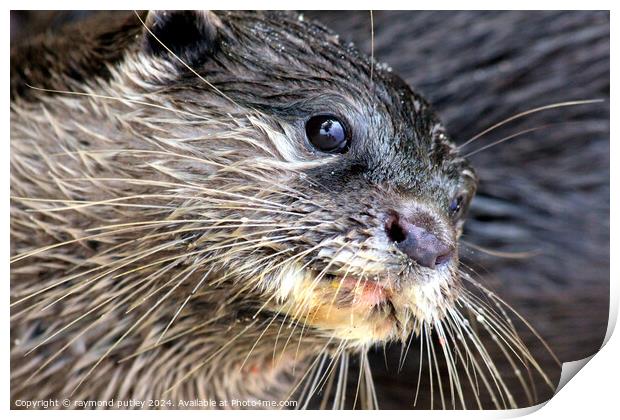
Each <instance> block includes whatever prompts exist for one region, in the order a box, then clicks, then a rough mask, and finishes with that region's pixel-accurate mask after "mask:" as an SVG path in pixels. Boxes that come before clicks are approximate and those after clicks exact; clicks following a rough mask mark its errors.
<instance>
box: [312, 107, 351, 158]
mask: <svg viewBox="0 0 620 420" xmlns="http://www.w3.org/2000/svg"><path fill="white" fill-rule="evenodd" d="M306 136H307V137H308V141H309V142H310V143H311V144H312V145H313V146H314V147H315V148H316V149H317V150H320V151H321V152H325V153H345V152H346V151H347V150H349V144H350V142H351V141H350V138H349V133H348V132H347V129H346V128H345V125H344V124H343V123H342V122H341V121H340V120H339V119H338V118H337V117H335V116H333V115H315V116H314V117H312V118H310V119H309V120H308V121H307V122H306Z"/></svg>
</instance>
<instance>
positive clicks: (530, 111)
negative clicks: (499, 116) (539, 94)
mask: <svg viewBox="0 0 620 420" xmlns="http://www.w3.org/2000/svg"><path fill="white" fill-rule="evenodd" d="M601 102H604V100H603V99H586V100H579V101H566V102H556V103H552V104H549V105H544V106H540V107H537V108H532V109H528V110H526V111H522V112H519V113H518V114H515V115H513V116H512V117H508V118H506V119H504V120H502V121H500V122H498V123H497V124H494V125H492V126H491V127H489V128H487V129H486V130H483V131H481V132H480V133H478V134H476V135H475V136H473V137H472V138H470V139H469V140H467V141H466V142H465V143H463V144H461V145H459V146H458V149H462V148H464V147H465V146H467V145H468V144H470V143H472V142H474V141H475V140H477V139H479V138H480V137H482V136H484V135H485V134H487V133H490V132H491V131H493V130H495V129H497V128H499V127H501V126H503V125H505V124H507V123H509V122H511V121H514V120H517V119H519V118H522V117H525V116H528V115H531V114H535V113H537V112H541V111H546V110H548V109H555V108H563V107H568V106H577V105H588V104H595V103H601Z"/></svg>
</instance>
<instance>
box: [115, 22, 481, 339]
mask: <svg viewBox="0 0 620 420" xmlns="http://www.w3.org/2000/svg"><path fill="white" fill-rule="evenodd" d="M145 22H146V26H147V27H148V31H146V32H145V33H144V38H143V44H142V48H141V50H140V51H138V52H137V53H136V54H137V55H136V57H135V58H134V59H133V60H132V61H133V62H134V63H139V64H140V69H141V70H140V72H141V74H140V77H141V78H142V79H143V80H142V84H141V86H147V89H148V90H150V93H149V97H150V98H153V97H156V98H157V99H158V100H161V101H162V104H165V105H166V107H169V108H173V109H176V110H180V111H178V112H183V113H182V114H178V115H177V118H180V119H181V120H182V121H183V124H179V123H180V122H181V121H177V123H176V124H175V125H174V126H172V125H171V124H169V123H167V122H166V121H167V120H165V119H164V118H161V119H160V122H162V121H163V123H162V124H160V128H159V129H160V130H162V132H166V133H167V136H166V137H167V140H166V141H165V142H161V141H159V140H158V141H159V142H160V143H162V144H163V146H162V147H165V148H166V149H167V151H168V152H172V153H175V154H176V155H177V156H176V157H174V158H169V159H164V158H163V157H162V156H159V157H158V160H157V166H158V169H159V172H160V173H164V174H166V175H169V176H171V177H173V178H174V179H175V181H176V182H182V183H184V184H187V185H188V186H191V189H190V190H188V191H189V192H187V193H183V194H181V193H178V191H180V190H179V188H180V187H177V186H175V187H174V189H175V191H176V192H177V193H178V195H179V196H183V197H184V199H183V200H184V201H183V204H182V205H179V206H177V207H178V209H177V210H175V211H174V214H175V217H178V218H180V217H182V218H183V219H188V220H194V221H195V223H196V224H197V225H200V226H203V227H206V226H205V225H206V224H210V225H211V227H210V228H209V229H206V228H205V229H202V230H200V229H196V230H195V231H191V230H188V233H187V234H186V235H185V236H184V239H183V246H184V247H186V248H184V251H185V252H186V253H192V252H194V253H197V255H199V256H200V258H199V259H197V260H196V261H195V263H196V264H199V265H200V266H201V270H204V271H205V272H209V273H210V274H209V276H210V277H209V279H210V281H209V282H208V283H204V284H203V285H202V287H204V288H209V287H211V288H217V289H218V290H226V293H227V296H229V301H230V300H234V299H237V300H241V301H245V302H246V304H250V303H251V305H252V306H253V307H255V309H256V310H257V311H258V312H260V313H263V314H265V313H267V314H269V315H270V316H274V315H279V316H281V317H285V318H287V319H290V320H291V322H295V323H297V324H303V325H306V326H307V327H308V328H310V329H312V330H313V331H314V332H315V333H318V334H322V335H325V336H326V337H336V338H338V339H343V340H348V342H349V343H351V344H352V345H364V344H367V343H372V342H380V341H388V340H392V339H403V338H405V337H407V336H408V335H409V334H411V332H412V331H416V330H417V331H419V329H420V328H421V327H422V326H423V325H424V324H427V325H434V323H436V322H438V321H440V320H441V319H442V318H443V317H444V316H445V314H446V311H448V310H450V309H451V308H452V306H453V305H454V302H455V299H456V298H457V297H458V295H459V293H460V284H459V275H458V263H459V260H458V238H459V236H460V234H461V231H462V226H463V222H464V215H465V212H466V210H467V207H468V205H469V203H470V200H471V199H472V196H473V194H474V191H475V186H476V176H475V174H474V171H473V169H472V168H471V167H470V165H469V164H468V163H467V161H466V160H465V159H463V158H462V157H460V156H459V154H458V148H457V147H455V146H454V144H452V143H451V142H450V140H449V138H448V136H447V134H446V133H445V130H444V128H443V127H442V125H441V123H440V122H439V120H438V118H437V116H436V115H435V114H434V112H433V111H432V110H431V108H430V106H429V104H428V103H427V102H426V101H425V100H424V99H423V98H422V97H421V96H420V95H418V94H417V93H415V92H413V91H412V90H411V89H410V88H409V87H408V86H407V85H406V84H405V83H404V82H403V81H402V80H401V79H399V78H398V77H397V76H395V75H393V74H392V73H391V71H390V70H387V69H386V68H385V67H384V66H383V67H382V66H376V65H375V66H371V63H370V60H369V59H368V58H367V57H365V56H364V55H362V54H360V53H359V52H358V51H357V50H355V49H354V48H353V46H351V45H343V44H342V43H341V42H340V40H339V39H338V37H337V36H336V35H334V34H333V33H331V32H329V31H328V30H326V29H324V28H323V27H321V26H319V25H316V24H314V23H311V22H307V21H304V19H303V18H302V17H300V16H298V15H294V14H290V13H279V12H264V13H246V12H230V13H223V12H217V13H194V12H182V13H181V12H168V13H166V12H160V13H155V14H150V15H149V16H148V18H147V19H145ZM144 63H148V65H147V66H146V68H147V69H150V74H144V68H145V66H144ZM126 65H128V64H126ZM162 69H165V71H164V70H162ZM126 70H127V69H126ZM137 73H138V71H137V70H136V74H137ZM125 74H127V73H125ZM129 74H131V72H129ZM125 77H127V76H125ZM136 78H137V77H136ZM155 95H156V96H155ZM150 112H157V110H150ZM161 112H162V113H164V111H161ZM169 112H170V111H169V110H166V111H165V113H169ZM165 113H164V115H165ZM152 120H153V121H155V119H152ZM149 127H150V126H149ZM141 130H142V131H143V132H144V131H145V130H147V129H146V128H144V127H142V129H141ZM137 131H140V129H138V130H137ZM145 137H151V139H150V141H153V140H152V137H153V135H152V134H151V133H148V134H145ZM187 155H191V156H192V159H191V160H189V159H187V160H186V159H184V158H183V157H179V156H187ZM181 189H182V188H181ZM188 196H192V197H191V198H188ZM201 220H204V222H201ZM207 222H208V223H207ZM190 251H191V252H190Z"/></svg>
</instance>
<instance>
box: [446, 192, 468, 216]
mask: <svg viewBox="0 0 620 420" xmlns="http://www.w3.org/2000/svg"><path fill="white" fill-rule="evenodd" d="M464 201H465V197H464V196H463V194H459V195H457V196H456V197H454V198H453V199H452V201H451V202H450V207H449V208H448V210H450V215H451V216H457V215H458V214H459V213H461V210H462V209H463V202H464Z"/></svg>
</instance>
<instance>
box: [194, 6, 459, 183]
mask: <svg viewBox="0 0 620 420" xmlns="http://www.w3.org/2000/svg"><path fill="white" fill-rule="evenodd" d="M218 16H219V17H220V19H221V21H222V26H223V28H222V30H221V33H222V41H221V43H220V48H221V51H220V54H219V55H218V65H220V66H221V65H223V66H224V67H225V68H227V69H228V70H231V69H232V70H233V71H234V72H235V73H236V76H235V78H234V81H233V80H232V79H231V78H228V79H226V80H227V81H228V83H222V84H221V89H222V90H224V91H225V92H226V94H228V95H230V96H232V97H233V98H234V99H235V100H237V101H239V102H240V103H243V104H245V105H248V106H249V107H251V108H253V109H258V110H260V111H262V112H264V113H265V114H267V115H270V116H274V117H276V118H277V119H278V120H279V121H284V122H288V123H290V124H292V125H300V124H303V123H304V121H305V119H306V118H307V117H308V116H309V115H315V114H320V113H329V114H334V115H337V116H339V117H342V119H344V120H345V121H346V122H347V125H348V129H349V130H350V131H351V135H352V137H353V138H354V142H353V143H352V147H351V151H350V153H349V154H348V156H347V159H346V164H347V165H349V166H350V167H356V168H358V169H359V168H364V171H365V176H367V177H368V178H369V179H370V180H372V181H374V182H377V183H385V184H390V185H391V186H394V187H397V188H402V189H409V190H410V189H412V188H416V187H417V186H419V185H414V184H424V185H425V186H427V187H428V186H429V185H432V184H441V183H444V184H445V182H446V178H448V179H450V178H454V179H457V178H458V177H459V174H460V172H461V171H462V169H463V165H464V162H463V161H462V160H461V159H459V158H458V156H457V154H456V150H455V148H454V146H453V145H452V143H450V142H449V141H448V138H447V136H446V135H445V132H444V130H443V128H442V126H441V124H440V122H439V120H438V119H437V117H436V116H435V114H434V112H433V111H432V109H431V108H430V105H429V104H428V103H427V102H426V100H425V99H424V98H422V97H421V96H420V95H418V94H416V93H415V92H413V91H412V90H411V89H410V88H409V86H408V85H407V84H406V83H405V82H404V81H403V80H402V79H401V78H400V77H398V76H396V75H394V74H392V73H391V71H389V69H386V68H385V66H377V65H375V66H374V68H372V70H371V67H372V66H371V62H370V59H369V58H368V57H367V56H365V55H364V54H361V53H360V52H359V51H358V50H357V49H356V48H355V46H354V45H352V44H351V43H347V42H346V41H342V40H341V39H340V38H339V37H338V36H337V35H336V34H334V33H333V32H331V31H330V30H328V29H326V28H324V27H323V26H321V25H319V24H317V23H314V22H311V21H307V20H305V19H303V18H302V16H301V15H298V14H295V13H288V12H259V13H255V12H252V13H249V12H225V13H219V14H218ZM205 66H206V67H207V68H212V64H211V63H209V62H206V63H205ZM211 80H213V81H215V82H218V79H217V74H215V75H214V78H212V79H211ZM223 81H224V80H223ZM218 86H220V84H218ZM326 170H329V171H333V168H327V169H326ZM439 177H441V179H439Z"/></svg>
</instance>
